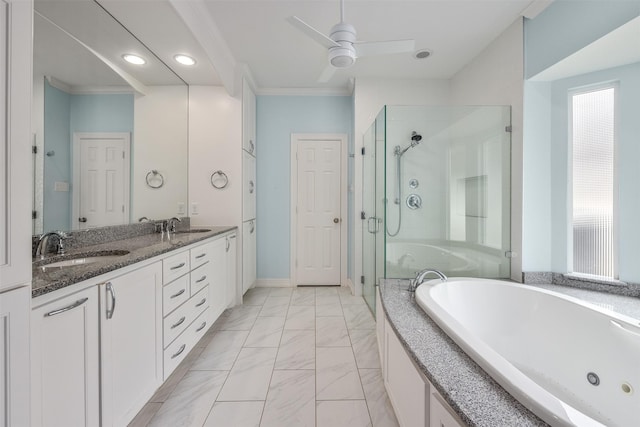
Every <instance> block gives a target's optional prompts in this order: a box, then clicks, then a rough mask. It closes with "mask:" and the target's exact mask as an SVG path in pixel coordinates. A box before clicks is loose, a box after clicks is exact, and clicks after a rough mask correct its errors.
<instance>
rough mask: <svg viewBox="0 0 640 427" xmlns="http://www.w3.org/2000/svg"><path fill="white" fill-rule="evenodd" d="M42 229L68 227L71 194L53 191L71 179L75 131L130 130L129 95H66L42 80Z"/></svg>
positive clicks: (131, 96)
mask: <svg viewBox="0 0 640 427" xmlns="http://www.w3.org/2000/svg"><path fill="white" fill-rule="evenodd" d="M44 104H45V109H44V117H45V123H44V144H45V149H44V151H45V153H46V152H47V151H51V150H54V151H55V156H46V154H45V156H44V163H45V167H44V170H45V172H44V206H45V209H44V218H43V227H44V231H49V230H70V229H71V194H72V190H71V188H70V189H69V192H54V191H53V185H54V182H56V181H66V182H69V184H71V182H72V181H73V176H72V175H73V168H72V165H73V159H72V157H73V146H72V142H73V141H72V139H73V134H74V133H75V132H129V133H133V109H134V97H133V94H93V95H70V94H68V93H66V92H63V91H61V90H59V89H57V88H54V87H52V86H50V85H49V84H48V82H46V81H45V92H44Z"/></svg>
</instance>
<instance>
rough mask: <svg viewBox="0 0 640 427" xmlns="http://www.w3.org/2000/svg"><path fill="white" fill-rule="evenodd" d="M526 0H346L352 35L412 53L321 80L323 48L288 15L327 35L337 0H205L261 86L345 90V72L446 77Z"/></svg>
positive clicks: (366, 62) (366, 61)
mask: <svg viewBox="0 0 640 427" xmlns="http://www.w3.org/2000/svg"><path fill="white" fill-rule="evenodd" d="M530 3H531V0H489V1H487V0H423V1H402V0H394V1H364V0H346V2H345V21H346V22H349V23H351V24H352V25H354V26H355V28H356V30H357V32H358V40H361V41H382V40H397V39H415V41H416V49H429V50H431V51H432V52H433V55H432V56H431V57H430V58H428V59H426V60H422V61H419V60H416V59H414V58H413V56H412V55H411V54H396V55H386V56H380V57H366V58H360V59H358V61H357V62H356V64H355V65H354V66H353V67H351V68H348V69H343V70H339V71H338V72H337V73H336V74H335V76H334V78H333V79H331V80H330V81H329V82H328V83H326V84H318V83H317V80H318V77H319V76H320V74H321V73H322V71H323V70H324V68H325V67H326V65H327V52H326V50H325V49H324V48H323V47H321V46H319V45H317V44H316V43H314V42H313V41H312V40H310V39H309V38H307V37H305V36H304V35H303V34H301V33H300V32H299V31H298V30H296V29H295V28H294V27H293V26H292V25H291V24H289V23H288V22H287V21H286V19H287V18H288V17H289V16H291V15H296V16H298V17H300V18H301V19H303V20H304V21H306V22H307V23H308V24H310V25H312V26H313V27H315V28H317V29H318V30H320V31H322V32H324V33H325V34H328V32H329V30H330V28H331V27H332V26H333V25H334V24H336V23H338V22H339V20H340V9H339V1H336V0H316V1H308V0H306V1H305V0H298V1H277V0H261V1H238V0H232V1H229V0H226V1H224V0H205V4H206V8H207V10H208V11H209V13H210V15H211V18H212V19H213V21H214V22H215V23H216V25H217V26H218V28H219V30H220V33H221V34H222V36H223V38H224V40H225V41H226V43H227V45H228V46H229V48H230V50H231V52H232V53H233V55H234V57H235V59H236V60H237V61H239V62H244V63H247V64H248V65H249V67H250V69H251V71H252V73H253V76H254V78H255V81H256V83H257V85H258V87H260V88H308V87H332V88H346V87H347V85H348V80H349V78H351V77H365V76H366V77H392V78H405V79H447V78H450V77H452V76H453V75H454V74H455V73H456V72H457V71H459V70H460V69H461V68H462V67H464V66H465V65H466V64H467V63H468V62H469V61H470V60H471V59H473V58H474V57H475V56H476V55H477V54H479V53H480V52H481V51H482V50H483V49H484V48H485V47H486V46H487V45H488V44H489V43H490V42H491V41H492V40H493V39H495V38H496V37H497V36H498V35H499V34H500V33H502V32H503V31H504V30H505V29H506V28H507V27H508V26H509V25H511V24H512V23H513V22H514V21H515V20H516V19H517V18H518V16H520V13H521V12H522V11H523V10H524V9H525V8H526V7H527V6H528V5H529V4H530Z"/></svg>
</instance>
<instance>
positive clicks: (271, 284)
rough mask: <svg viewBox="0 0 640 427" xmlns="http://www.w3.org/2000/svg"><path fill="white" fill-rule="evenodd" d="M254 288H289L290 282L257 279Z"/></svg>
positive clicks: (287, 280)
mask: <svg viewBox="0 0 640 427" xmlns="http://www.w3.org/2000/svg"><path fill="white" fill-rule="evenodd" d="M255 287H256V288H290V287H291V280H289V279H257V280H256V284H255Z"/></svg>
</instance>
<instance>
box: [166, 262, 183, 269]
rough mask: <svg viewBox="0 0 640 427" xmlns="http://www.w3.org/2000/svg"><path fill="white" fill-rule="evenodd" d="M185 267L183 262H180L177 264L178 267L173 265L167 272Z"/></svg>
mask: <svg viewBox="0 0 640 427" xmlns="http://www.w3.org/2000/svg"><path fill="white" fill-rule="evenodd" d="M185 265H186V264H185V263H184V262H181V263H180V264H178V265H175V266H173V267H171V268H170V269H169V270H177V269H179V268H182V267H184V266H185Z"/></svg>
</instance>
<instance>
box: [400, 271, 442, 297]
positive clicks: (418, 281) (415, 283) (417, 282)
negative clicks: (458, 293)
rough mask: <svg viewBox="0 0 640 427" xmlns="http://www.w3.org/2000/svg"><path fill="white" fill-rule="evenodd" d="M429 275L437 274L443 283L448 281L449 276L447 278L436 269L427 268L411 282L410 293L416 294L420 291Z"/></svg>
mask: <svg viewBox="0 0 640 427" xmlns="http://www.w3.org/2000/svg"><path fill="white" fill-rule="evenodd" d="M429 273H431V274H435V275H436V276H438V278H439V279H440V280H442V281H443V282H446V281H447V276H445V275H444V273H443V272H442V271H439V270H436V269H435V268H425V269H424V270H422V271H421V272H419V273H418V274H416V277H415V279H411V281H410V282H409V292H415V291H416V289H418V286H420V285H422V283H424V281H425V279H426V277H427V274H429Z"/></svg>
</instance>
